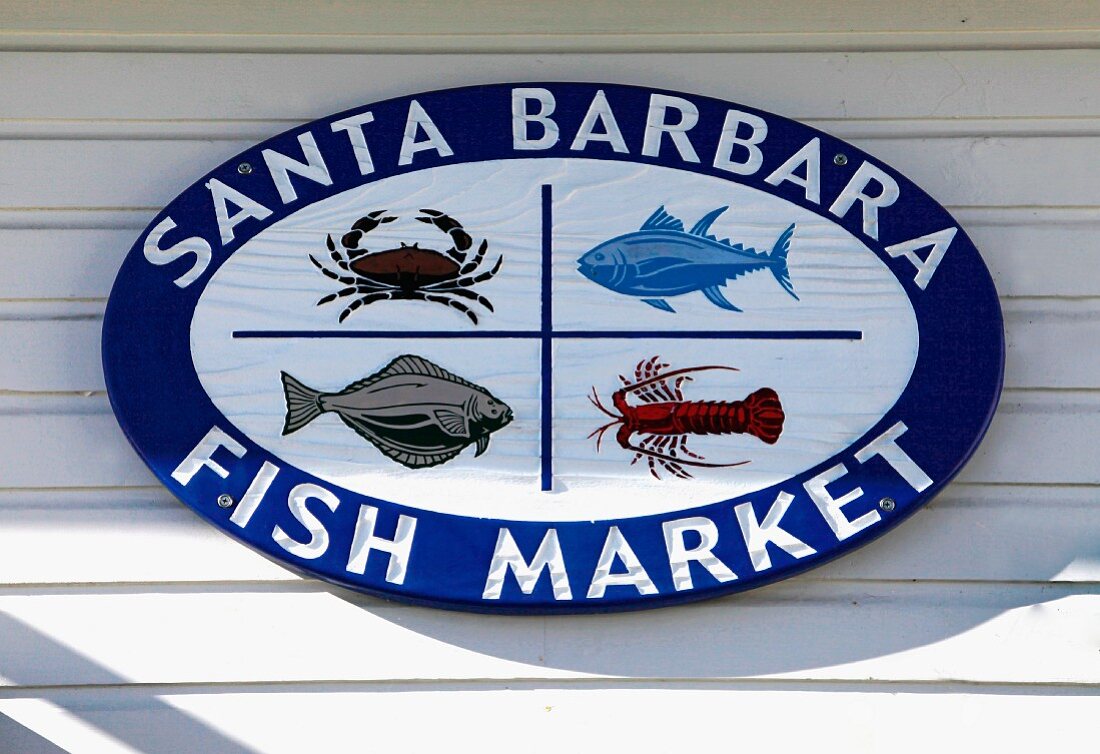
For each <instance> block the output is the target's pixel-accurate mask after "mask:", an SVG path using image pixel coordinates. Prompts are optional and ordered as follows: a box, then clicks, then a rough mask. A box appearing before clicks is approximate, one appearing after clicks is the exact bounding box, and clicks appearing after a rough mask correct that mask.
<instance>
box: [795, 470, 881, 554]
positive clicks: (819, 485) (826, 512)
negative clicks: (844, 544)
mask: <svg viewBox="0 0 1100 754" xmlns="http://www.w3.org/2000/svg"><path fill="white" fill-rule="evenodd" d="M847 473H848V468H847V467H846V466H845V465H844V464H843V463H838V464H837V465H836V466H833V467H831V468H828V469H826V470H825V471H823V472H821V473H820V474H818V475H817V476H815V477H813V478H812V479H809V480H808V481H807V482H806V483H805V485H804V486H805V488H806V492H808V493H809V494H810V499H811V500H813V501H814V505H816V506H817V509H818V510H819V511H820V512H821V515H822V517H823V518H824V519H825V523H827V524H829V528H830V529H832V530H833V534H835V535H836V538H837V539H839V540H845V539H847V538H848V537H850V536H852V535H853V534H858V533H859V532H861V531H863V530H864V529H866V528H867V527H868V526H873V525H875V524H877V523H878V522H879V521H880V520H881V517H880V516H879V514H878V511H875V510H870V511H867V512H866V513H864V514H862V515H860V516H858V517H857V518H855V519H849V518H848V516H847V515H846V514H845V513H844V510H843V508H844V506H845V505H848V504H849V503H853V502H855V501H856V500H858V499H860V498H861V497H863V490H862V489H861V488H859V487H855V488H852V489H850V490H848V491H847V492H845V493H844V494H842V495H841V496H840V497H834V494H835V493H832V492H830V491H829V488H828V485H829V484H830V483H831V482H835V481H837V480H838V479H842V478H843V477H844V476H845V475H846V474H847Z"/></svg>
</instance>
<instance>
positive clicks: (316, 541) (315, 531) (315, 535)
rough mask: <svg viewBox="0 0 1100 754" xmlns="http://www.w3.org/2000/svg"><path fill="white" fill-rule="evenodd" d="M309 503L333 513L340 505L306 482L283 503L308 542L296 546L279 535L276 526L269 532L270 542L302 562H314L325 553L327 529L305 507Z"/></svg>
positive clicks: (288, 538)
mask: <svg viewBox="0 0 1100 754" xmlns="http://www.w3.org/2000/svg"><path fill="white" fill-rule="evenodd" d="M310 500H320V501H321V502H322V503H324V504H325V505H326V506H328V509H329V510H330V511H333V512H335V511H336V507H337V506H338V505H340V498H338V497H336V495H334V494H332V493H331V492H329V491H328V490H326V489H325V488H324V487H318V486H317V485H316V484H310V483H308V482H307V483H305V484H299V485H298V486H297V487H295V488H294V489H292V490H291V491H290V498H289V500H288V501H287V502H288V504H289V507H290V512H291V513H292V514H294V518H296V519H298V523H300V524H301V525H302V526H304V527H305V528H306V531H308V532H309V541H308V542H299V541H298V540H296V539H294V538H293V537H291V536H290V535H289V534H287V533H286V532H285V531H283V529H282V527H280V526H276V527H275V528H274V529H272V530H271V538H272V539H273V540H275V542H276V544H278V545H279V546H280V547H282V548H283V549H284V550H286V551H287V552H289V553H290V554H291V555H296V556H298V557H299V558H302V559H304V560H315V559H316V558H319V557H321V556H322V555H324V554H325V550H327V549H328V529H326V528H325V525H324V524H323V523H321V520H320V519H319V518H317V516H315V515H313V511H311V510H310V509H309V508H308V507H307V506H306V504H307V503H308V502H309V501H310Z"/></svg>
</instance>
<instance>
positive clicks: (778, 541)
mask: <svg viewBox="0 0 1100 754" xmlns="http://www.w3.org/2000/svg"><path fill="white" fill-rule="evenodd" d="M793 501H794V496H793V495H791V494H790V493H787V492H780V493H779V495H778V496H777V497H776V498H775V502H774V503H772V505H771V507H770V508H768V512H767V513H765V514H764V520H763V522H761V521H759V520H758V519H757V518H756V512H755V511H754V510H753V507H752V503H741V504H740V505H737V506H735V507H734V509H733V512H734V515H736V516H737V524H738V526H740V527H741V536H743V537H744V539H745V547H746V548H748V551H749V558H750V559H751V560H752V567H753V570H755V571H766V570H768V569H769V568H771V567H772V559H771V555H769V554H768V545H769V544H773V545H775V546H776V547H778V548H779V549H781V550H783V551H784V552H785V553H787V554H788V555H792V556H794V557H795V558H804V557H806V556H807V555H813V554H814V553H815V552H817V550H815V549H814V548H812V547H810V546H809V545H808V544H806V543H805V542H803V541H802V540H800V539H799V538H798V537H796V536H794V535H793V534H791V533H790V532H789V531H787V530H786V529H784V528H782V527H781V526H780V523H781V522H782V520H783V515H784V514H785V513H786V512H787V509H788V508H790V507H791V502H793Z"/></svg>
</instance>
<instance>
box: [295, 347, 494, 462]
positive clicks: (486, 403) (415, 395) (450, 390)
mask: <svg viewBox="0 0 1100 754" xmlns="http://www.w3.org/2000/svg"><path fill="white" fill-rule="evenodd" d="M282 379H283V391H284V392H285V394H286V421H285V423H284V425H283V434H284V435H289V434H290V433H291V432H297V431H298V430H300V429H301V428H302V427H304V426H306V425H307V424H309V423H310V422H311V421H313V420H314V419H316V418H317V417H318V416H320V415H321V414H324V413H334V414H336V415H337V416H339V417H340V420H341V421H343V422H344V424H346V425H348V426H349V427H351V428H352V429H353V430H355V432H357V433H358V434H359V435H360V436H361V437H363V438H364V439H365V440H368V441H369V442H370V443H372V444H373V445H374V446H375V447H376V448H378V450H380V451H382V453H384V454H385V455H386V456H387V457H388V458H390V459H392V460H393V461H396V462H397V463H400V464H401V465H403V466H407V467H409V468H411V469H419V468H426V467H429V466H438V465H439V464H441V463H446V462H447V461H449V460H451V459H452V458H454V457H455V456H457V455H458V454H459V453H461V452H462V451H463V450H464V449H465V448H466V447H467V446H468V445H476V446H477V453H476V454H475V456H480V455H481V454H482V453H484V452H485V450H486V449H487V448H488V447H489V436H490V435H491V434H492V433H493V432H496V431H497V430H498V429H501V428H502V427H504V426H505V425H507V424H508V423H509V422H510V421H512V409H511V408H509V407H508V406H507V405H506V404H505V403H504V402H503V401H501V400H499V399H497V398H495V397H493V395H492V394H490V393H489V391H488V390H486V389H485V388H483V387H481V386H480V385H475V384H474V383H472V382H470V381H469V380H465V379H463V378H462V377H459V376H458V375H455V374H452V373H451V372H448V371H447V370H446V369H444V368H443V367H441V366H439V365H437V364H433V363H432V362H430V361H428V360H427V359H425V358H423V357H421V356H414V355H409V354H406V355H404V356H398V357H397V358H396V359H394V360H393V361H391V362H390V363H389V364H387V365H386V366H385V367H384V368H383V369H381V370H380V371H378V372H376V373H374V374H372V375H370V376H369V377H366V378H364V379H362V380H359V381H357V382H353V383H351V384H350V385H348V386H347V387H346V388H344V389H343V390H341V391H339V392H335V393H325V392H322V391H320V390H315V389H314V388H311V387H308V386H306V385H304V384H303V383H302V382H300V381H299V380H297V379H295V378H294V377H292V376H290V375H289V374H287V373H286V372H283V373H282Z"/></svg>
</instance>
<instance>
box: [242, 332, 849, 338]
mask: <svg viewBox="0 0 1100 754" xmlns="http://www.w3.org/2000/svg"><path fill="white" fill-rule="evenodd" d="M544 335H545V333H543V332H541V331H539V330H455V331H449V330H404V331H395V330H388V331H372V330H235V331H234V332H233V337H234V338H239V339H255V338H269V339H279V338H366V339H381V340H403V339H418V338H419V339H431V338H441V339H446V338H536V339H537V338H542V337H544ZM550 337H552V338H563V339H574V340H601V339H616V340H635V339H643V338H644V339H646V340H654V339H665V340H668V339H679V338H683V339H687V340H863V331H862V330H558V331H555V332H552V333H551V334H550Z"/></svg>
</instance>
